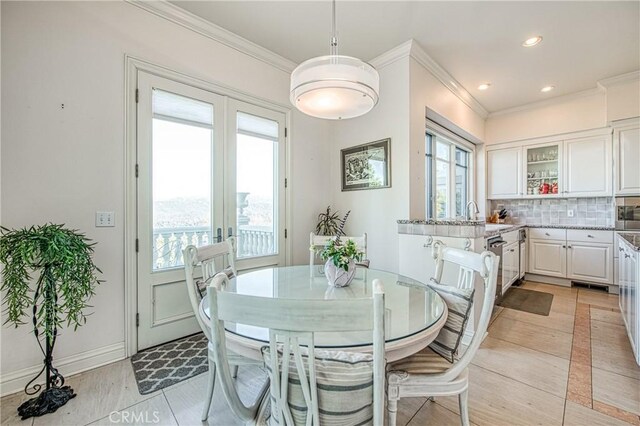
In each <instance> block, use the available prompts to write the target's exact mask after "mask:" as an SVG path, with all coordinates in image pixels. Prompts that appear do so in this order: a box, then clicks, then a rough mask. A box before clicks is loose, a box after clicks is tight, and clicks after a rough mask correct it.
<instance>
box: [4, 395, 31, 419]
mask: <svg viewBox="0 0 640 426" xmlns="http://www.w3.org/2000/svg"><path fill="white" fill-rule="evenodd" d="M30 398H33V396H29V395H27V394H25V393H22V392H20V393H17V394H13V395H8V396H5V397H4V398H2V400H0V425H2V426H8V425H23V426H31V425H32V424H33V418H30V419H27V420H21V419H20V416H18V407H19V406H20V404H22V403H23V402H25V401H27V400H28V399H30Z"/></svg>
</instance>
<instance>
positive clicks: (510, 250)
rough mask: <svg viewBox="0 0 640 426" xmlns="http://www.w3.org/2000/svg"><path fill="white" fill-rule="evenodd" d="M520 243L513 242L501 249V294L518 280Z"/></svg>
mask: <svg viewBox="0 0 640 426" xmlns="http://www.w3.org/2000/svg"><path fill="white" fill-rule="evenodd" d="M519 262H520V243H519V242H518V241H515V242H513V243H510V244H507V245H505V246H504V247H503V249H502V294H505V293H506V291H507V290H508V289H509V287H511V285H512V284H513V283H514V282H515V281H516V280H517V279H518V275H519V269H518V268H519Z"/></svg>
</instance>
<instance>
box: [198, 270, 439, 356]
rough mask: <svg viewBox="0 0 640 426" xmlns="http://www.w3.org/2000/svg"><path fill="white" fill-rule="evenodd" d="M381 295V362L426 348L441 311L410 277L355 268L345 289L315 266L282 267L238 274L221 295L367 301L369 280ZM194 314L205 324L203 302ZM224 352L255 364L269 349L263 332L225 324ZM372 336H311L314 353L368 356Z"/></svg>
mask: <svg viewBox="0 0 640 426" xmlns="http://www.w3.org/2000/svg"><path fill="white" fill-rule="evenodd" d="M375 279H379V280H380V281H381V282H382V284H383V287H384V293H385V351H386V357H387V362H393V361H397V360H399V359H402V358H406V357H407V356H410V355H412V354H414V353H416V352H419V351H420V350H422V349H423V348H425V347H427V346H428V345H429V344H430V343H431V342H432V341H433V340H434V339H435V338H436V336H437V335H438V333H439V331H440V329H441V328H442V327H443V326H444V323H445V321H446V319H447V306H446V304H445V303H444V301H443V300H442V298H441V297H440V296H439V295H438V294H437V293H436V292H435V291H434V290H432V289H431V288H430V287H428V286H426V285H424V284H423V283H420V282H418V281H416V280H413V279H411V278H407V277H404V276H402V275H398V274H394V273H391V272H386V271H380V270H376V269H366V268H358V270H357V271H356V274H355V278H354V279H353V281H352V282H351V284H350V285H349V286H347V287H342V288H336V287H332V286H330V285H329V284H328V282H327V278H326V277H325V276H324V274H323V273H322V267H321V266H317V265H316V266H310V265H305V266H285V267H273V268H264V269H259V270H255V271H250V272H246V273H242V274H240V275H238V276H237V277H235V278H232V279H231V280H230V281H229V285H227V286H226V287H225V288H224V290H223V291H232V292H235V293H238V294H244V295H250V296H259V297H271V298H280V299H317V300H328V299H355V298H367V297H372V294H373V292H372V283H373V280H375ZM200 314H201V315H203V317H206V319H207V320H208V319H209V317H210V316H209V298H207V297H205V298H203V299H202V302H201V304H200ZM225 330H226V332H227V333H226V340H227V348H228V349H229V350H231V351H233V352H235V353H237V354H239V355H243V356H246V357H248V358H252V359H257V360H261V359H262V355H261V353H260V348H261V347H263V346H265V345H268V344H269V330H268V329H266V328H261V327H255V326H249V325H244V324H238V323H230V322H226V323H225ZM372 342H373V333H372V332H348V333H345V332H340V333H338V332H336V333H316V348H321V349H327V350H344V351H356V352H371V350H372V347H373V343H372Z"/></svg>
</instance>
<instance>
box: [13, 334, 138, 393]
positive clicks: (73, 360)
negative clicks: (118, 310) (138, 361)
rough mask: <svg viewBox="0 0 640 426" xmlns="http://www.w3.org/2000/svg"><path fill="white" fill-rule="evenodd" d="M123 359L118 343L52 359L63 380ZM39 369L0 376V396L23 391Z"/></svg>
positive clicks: (35, 366)
mask: <svg viewBox="0 0 640 426" xmlns="http://www.w3.org/2000/svg"><path fill="white" fill-rule="evenodd" d="M124 358H126V356H125V348H124V342H120V343H115V344H113V345H109V346H103V347H101V348H97V349H92V350H90V351H86V352H80V353H79V354H75V355H71V356H68V357H64V358H59V359H54V365H55V366H56V367H57V368H58V370H59V371H60V373H61V374H62V375H63V376H65V378H68V377H69V376H71V375H73V374H78V373H81V372H83V371H87V370H91V369H93V368H96V367H100V366H103V365H106V364H111V363H112V362H115V361H120V360H121V359H124ZM41 368H42V365H41V364H40V365H34V366H33V367H27V368H23V369H21V370H18V371H14V372H11V373H7V374H3V375H2V376H0V396H5V395H9V394H12V393H15V392H21V391H23V390H24V387H25V385H26V384H27V383H28V382H29V380H31V379H33V377H34V376H35V375H36V374H38V372H39V371H40V369H41ZM42 377H44V376H42ZM39 382H40V380H39Z"/></svg>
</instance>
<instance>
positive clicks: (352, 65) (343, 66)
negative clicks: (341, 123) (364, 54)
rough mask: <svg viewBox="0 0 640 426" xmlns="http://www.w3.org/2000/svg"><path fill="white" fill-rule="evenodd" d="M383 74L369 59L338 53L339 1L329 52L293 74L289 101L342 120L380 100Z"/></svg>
mask: <svg viewBox="0 0 640 426" xmlns="http://www.w3.org/2000/svg"><path fill="white" fill-rule="evenodd" d="M379 86H380V77H379V76H378V71H376V69H375V68H374V67H372V66H371V65H369V64H367V63H366V62H363V61H361V60H360V59H358V58H353V57H351V56H340V55H338V40H337V38H336V2H335V0H333V34H332V37H331V51H330V55H327V56H319V57H317V58H313V59H309V60H308V61H305V62H303V63H301V64H300V65H298V67H297V68H296V69H295V70H293V72H292V73H291V94H290V100H291V103H292V104H293V105H295V107H296V108H298V109H299V110H300V111H302V112H303V113H305V114H307V115H310V116H312V117H318V118H325V119H329V120H340V119H347V118H353V117H358V116H361V115H363V114H366V113H367V112H369V111H371V109H372V108H373V107H374V106H375V105H376V104H377V103H378V91H379Z"/></svg>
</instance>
